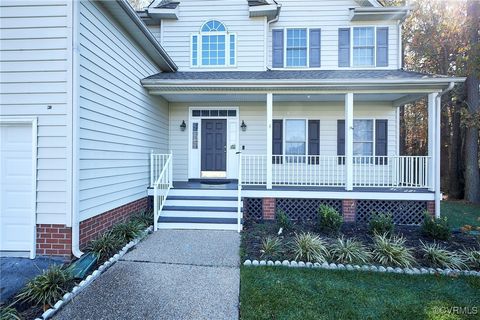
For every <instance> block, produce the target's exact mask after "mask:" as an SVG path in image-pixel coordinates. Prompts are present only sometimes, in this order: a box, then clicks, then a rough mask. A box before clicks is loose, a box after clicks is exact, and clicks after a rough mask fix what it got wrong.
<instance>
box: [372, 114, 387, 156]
mask: <svg viewBox="0 0 480 320" xmlns="http://www.w3.org/2000/svg"><path fill="white" fill-rule="evenodd" d="M387 145H388V120H376V121H375V155H376V156H386V155H387ZM375 164H387V158H380V159H376V160H375Z"/></svg>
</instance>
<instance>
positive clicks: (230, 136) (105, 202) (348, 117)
mask: <svg viewBox="0 0 480 320" xmlns="http://www.w3.org/2000/svg"><path fill="white" fill-rule="evenodd" d="M409 10H410V9H409V8H405V7H388V8H387V7H383V6H382V5H381V4H380V3H378V2H377V1H376V0H322V1H314V0H302V1H300V0H283V1H282V0H276V1H274V0H251V1H247V0H228V1H226V0H180V1H165V0H164V1H160V0H154V1H153V2H152V3H151V4H150V5H149V6H148V7H147V8H145V10H143V11H140V12H135V11H134V10H133V9H132V8H131V7H130V6H129V4H128V3H127V2H126V1H125V0H117V1H89V0H82V1H73V2H72V1H67V0H38V1H35V2H31V1H25V2H21V1H2V3H1V5H0V17H1V24H0V32H1V37H0V42H1V43H0V44H1V46H0V60H1V69H0V75H1V81H0V82H1V92H0V98H1V99H0V100H1V101H0V107H1V109H0V110H1V113H0V129H1V139H0V150H1V152H0V160H1V172H0V175H1V184H0V203H1V207H0V210H1V211H0V217H1V223H0V226H1V237H0V252H1V253H2V254H10V255H24V254H27V255H30V256H31V257H33V256H35V254H52V255H69V254H70V253H71V252H72V253H73V254H74V255H76V256H79V255H81V254H82V253H81V251H80V249H81V248H82V247H83V246H84V245H85V244H86V243H87V242H88V241H89V240H91V239H92V238H94V237H96V236H98V235H99V234H100V233H102V232H103V231H105V230H106V229H108V228H109V227H110V226H111V225H113V224H115V223H117V222H118V221H121V220H123V219H126V218H127V217H128V215H129V214H130V213H131V212H133V211H135V210H143V209H146V208H147V207H148V205H149V204H148V201H149V200H148V199H149V197H152V196H153V200H154V201H153V202H154V204H153V206H154V213H155V219H154V220H155V221H154V223H155V228H156V229H161V228H209V229H230V230H241V228H242V222H243V220H242V219H246V218H250V219H273V218H274V216H275V212H276V211H277V210H282V211H284V212H285V213H286V214H287V215H288V216H289V217H290V218H292V219H311V218H313V217H314V215H315V214H316V211H317V209H318V206H319V205H320V204H322V203H327V204H329V205H331V206H333V207H335V208H336V209H338V210H339V211H340V212H341V213H342V214H343V219H344V221H346V222H365V221H368V219H369V217H370V215H371V213H372V212H389V213H392V214H393V215H394V219H395V221H396V222H397V223H403V224H417V223H419V222H420V221H421V220H422V214H423V212H424V211H426V210H428V211H429V212H430V213H431V214H435V215H436V216H439V214H440V212H439V208H440V207H439V201H440V198H441V190H440V183H439V181H440V178H439V177H440V166H439V163H440V145H439V141H440V138H439V134H440V112H439V110H440V96H441V95H442V94H444V93H445V92H446V91H448V90H450V89H452V87H453V85H454V83H455V82H459V81H463V79H460V78H449V77H446V76H439V75H428V74H419V73H414V72H408V71H404V70H402V47H401V30H402V21H403V20H404V19H405V17H406V16H407V15H408V13H409ZM422 98H427V99H428V116H429V124H428V136H429V140H428V154H427V155H416V156H405V155H401V154H400V153H399V120H400V118H399V107H400V106H401V105H403V104H405V103H408V102H411V101H415V100H416V99H422Z"/></svg>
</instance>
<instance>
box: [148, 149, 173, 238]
mask: <svg viewBox="0 0 480 320" xmlns="http://www.w3.org/2000/svg"><path fill="white" fill-rule="evenodd" d="M157 156H162V157H161V158H162V159H163V158H164V159H165V163H164V165H163V168H162V170H161V171H160V173H159V175H158V178H157V179H156V180H155V182H154V183H153V217H154V218H153V219H154V221H153V227H154V230H157V229H158V218H159V217H160V212H161V211H162V209H163V206H164V204H165V201H166V200H167V196H168V192H169V191H170V189H171V188H172V183H173V181H172V153H170V154H164V155H157Z"/></svg>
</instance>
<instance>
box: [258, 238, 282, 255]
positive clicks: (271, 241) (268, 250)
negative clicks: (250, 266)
mask: <svg viewBox="0 0 480 320" xmlns="http://www.w3.org/2000/svg"><path fill="white" fill-rule="evenodd" d="M281 251H282V240H281V239H280V238H277V237H270V236H268V237H266V238H263V239H262V249H261V250H260V253H261V256H262V258H263V257H265V258H267V259H273V258H276V257H277V256H278V255H279V254H280V253H281Z"/></svg>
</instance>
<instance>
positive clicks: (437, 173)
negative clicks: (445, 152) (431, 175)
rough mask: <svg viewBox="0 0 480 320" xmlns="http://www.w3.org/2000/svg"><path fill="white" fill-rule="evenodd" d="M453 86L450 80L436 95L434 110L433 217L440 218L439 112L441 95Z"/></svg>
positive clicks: (440, 111) (440, 110)
mask: <svg viewBox="0 0 480 320" xmlns="http://www.w3.org/2000/svg"><path fill="white" fill-rule="evenodd" d="M454 86H455V82H453V81H452V82H450V83H449V85H448V87H447V88H446V89H445V90H443V91H441V92H440V93H439V94H438V95H437V97H436V109H437V110H436V112H435V141H436V143H435V218H440V200H441V197H442V193H441V192H440V161H439V160H440V156H441V155H440V153H441V150H440V144H441V143H440V141H441V135H440V128H441V114H442V96H443V95H444V94H446V93H447V92H449V91H451V90H452V89H453V87H454Z"/></svg>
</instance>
